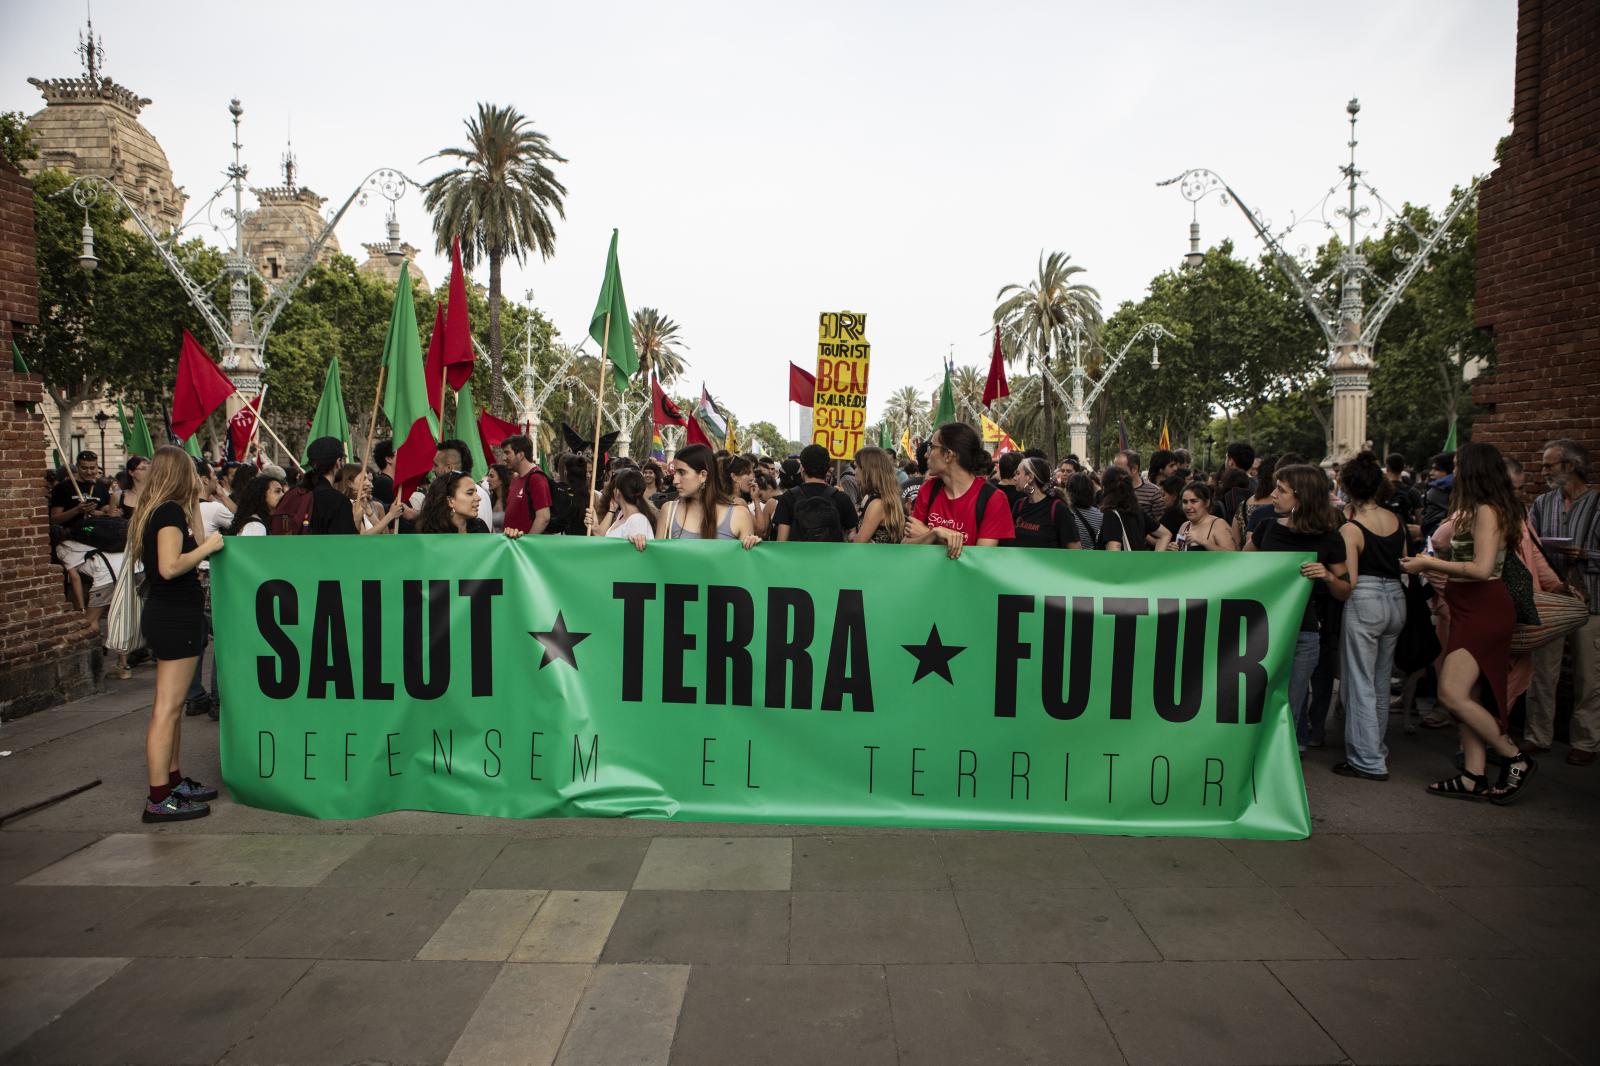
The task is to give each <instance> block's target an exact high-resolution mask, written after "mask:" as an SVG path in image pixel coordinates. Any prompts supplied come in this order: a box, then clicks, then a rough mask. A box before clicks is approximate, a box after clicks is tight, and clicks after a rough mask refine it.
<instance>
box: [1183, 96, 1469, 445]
mask: <svg viewBox="0 0 1600 1066" xmlns="http://www.w3.org/2000/svg"><path fill="white" fill-rule="evenodd" d="M1360 111H1361V103H1360V101H1358V100H1355V99H1351V101H1350V102H1349V103H1348V104H1346V105H1345V113H1346V114H1348V115H1349V116H1350V120H1349V121H1350V140H1349V142H1348V145H1347V147H1348V148H1349V149H1350V161H1349V162H1348V163H1346V164H1344V165H1343V166H1341V167H1340V168H1339V172H1340V174H1341V175H1343V178H1342V180H1341V181H1339V182H1335V183H1334V184H1333V186H1332V187H1331V188H1329V189H1328V191H1327V192H1326V193H1324V194H1323V197H1322V200H1321V202H1320V204H1319V205H1318V209H1317V212H1316V214H1317V216H1318V217H1317V219H1315V221H1320V223H1321V225H1322V226H1323V227H1325V228H1326V229H1328V230H1329V231H1330V232H1333V233H1335V234H1337V233H1338V226H1337V225H1335V224H1334V222H1332V221H1330V220H1329V218H1328V213H1329V211H1330V205H1334V206H1332V208H1331V211H1332V214H1333V215H1334V217H1335V218H1338V219H1342V220H1344V222H1345V225H1346V233H1345V234H1344V235H1343V236H1344V239H1345V243H1344V249H1343V252H1342V254H1341V255H1340V256H1339V265H1338V274H1339V278H1340V282H1339V306H1338V308H1337V309H1334V310H1330V309H1329V308H1328V306H1327V304H1326V303H1325V302H1324V300H1323V298H1322V296H1321V295H1320V294H1319V290H1320V289H1322V288H1323V287H1324V286H1323V283H1324V282H1326V281H1329V280H1331V279H1329V278H1325V279H1317V281H1316V282H1313V281H1311V280H1308V279H1307V278H1306V276H1305V273H1304V272H1303V271H1302V270H1301V268H1300V263H1299V260H1298V259H1296V258H1295V257H1294V256H1292V255H1290V254H1289V252H1288V251H1287V250H1286V249H1285V247H1284V240H1285V238H1286V237H1287V236H1288V234H1289V233H1290V231H1292V230H1293V229H1295V227H1296V226H1298V225H1300V224H1301V223H1302V222H1306V221H1313V219H1312V218H1311V216H1310V215H1307V217H1305V218H1294V217H1293V216H1291V221H1290V223H1289V225H1288V226H1286V227H1284V229H1283V230H1281V231H1279V232H1277V233H1274V232H1273V231H1272V227H1271V223H1270V222H1269V221H1267V220H1266V219H1264V218H1262V217H1261V216H1260V215H1258V214H1256V213H1255V212H1254V211H1252V210H1251V209H1250V207H1249V206H1248V205H1246V204H1245V202H1244V200H1242V199H1241V198H1240V197H1239V194H1238V193H1237V192H1235V191H1234V190H1233V187H1232V186H1230V185H1229V184H1228V183H1227V182H1225V181H1223V179H1222V178H1221V177H1220V176H1219V175H1218V174H1216V173H1215V172H1213V171H1210V170H1205V169H1199V168H1197V169H1193V170H1186V171H1184V172H1183V173H1182V174H1179V175H1178V176H1177V177H1175V178H1168V179H1167V180H1166V181H1160V182H1157V183H1156V186H1157V187H1158V188H1159V187H1162V186H1166V185H1177V186H1178V190H1179V192H1181V193H1182V194H1183V197H1184V199H1186V200H1188V201H1189V202H1190V203H1192V204H1198V203H1199V201H1200V200H1202V199H1204V198H1205V197H1207V196H1209V195H1210V194H1211V193H1213V192H1215V193H1217V194H1218V195H1219V196H1220V197H1221V199H1222V202H1223V203H1227V202H1228V201H1229V200H1232V201H1233V203H1234V204H1236V205H1238V208H1239V210H1240V212H1241V213H1243V215H1244V217H1245V219H1246V220H1247V221H1248V222H1249V223H1250V228H1251V229H1253V230H1254V231H1255V234H1256V236H1257V237H1259V238H1260V239H1261V243H1263V244H1264V245H1266V247H1267V251H1268V253H1269V254H1270V255H1271V257H1272V261H1273V262H1274V263H1275V264H1276V265H1277V267H1278V269H1279V270H1281V271H1282V272H1283V274H1284V276H1285V277H1287V278H1288V279H1289V283H1290V284H1291V285H1293V286H1294V289H1295V292H1297V293H1298V294H1299V296H1300V300H1301V302H1302V303H1303V304H1305V307H1306V310H1307V311H1309V312H1310V313H1311V317H1312V319H1313V320H1314V321H1315V322H1316V324H1317V327H1318V328H1319V329H1320V330H1321V331H1322V335H1323V338H1324V340H1325V341H1326V342H1327V362H1328V371H1329V373H1330V374H1331V376H1332V379H1333V381H1332V384H1333V446H1332V449H1331V451H1330V453H1329V455H1328V460H1329V461H1330V462H1344V461H1345V460H1347V459H1349V458H1350V457H1351V456H1353V455H1355V454H1356V453H1357V452H1359V451H1360V450H1361V449H1362V448H1364V447H1365V446H1366V440H1367V392H1368V379H1369V376H1370V374H1371V372H1372V366H1373V363H1372V353H1373V348H1374V346H1375V345H1376V343H1377V337H1378V331H1379V330H1380V329H1381V328H1382V327H1383V322H1384V320H1385V319H1386V318H1388V317H1389V313H1390V312H1391V311H1393V310H1394V307H1395V304H1396V303H1398V302H1399V300H1400V296H1401V294H1402V293H1404V292H1405V290H1406V287H1407V286H1408V285H1410V284H1411V282H1412V280H1413V279H1414V278H1416V276H1417V272H1418V271H1420V270H1422V269H1423V267H1424V266H1425V264H1426V263H1427V260H1428V256H1429V255H1430V254H1432V252H1433V250H1434V249H1435V248H1436V247H1438V244H1439V242H1440V241H1441V240H1442V239H1443V238H1444V235H1445V234H1446V233H1447V232H1448V231H1449V229H1450V226H1451V224H1452V223H1454V222H1455V220H1456V218H1457V217H1458V216H1459V215H1460V214H1461V212H1462V211H1464V210H1465V209H1466V207H1467V205H1468V204H1470V203H1472V202H1473V200H1474V198H1475V197H1476V195H1477V191H1478V185H1479V183H1480V182H1481V181H1482V180H1483V179H1481V178H1479V179H1478V180H1476V181H1474V182H1473V183H1472V185H1471V186H1470V187H1469V188H1467V189H1466V190H1464V191H1463V192H1461V193H1460V194H1459V195H1457V196H1456V198H1455V199H1454V200H1453V201H1452V202H1451V204H1450V208H1449V210H1447V211H1446V212H1445V215H1444V218H1443V219H1442V220H1441V221H1440V222H1439V224H1438V226H1437V227H1436V228H1435V229H1434V231H1433V232H1432V233H1429V234H1423V233H1420V232H1418V231H1417V230H1416V229H1415V228H1414V227H1412V225H1411V224H1410V223H1409V222H1407V221H1406V218H1405V216H1404V215H1403V214H1401V213H1400V212H1399V211H1396V210H1395V209H1394V207H1392V206H1391V205H1390V204H1389V203H1388V202H1387V201H1385V200H1384V199H1383V197H1382V196H1380V195H1379V194H1378V190H1377V189H1376V188H1375V187H1374V186H1373V185H1371V184H1370V183H1369V182H1367V181H1366V180H1365V178H1364V177H1363V175H1364V174H1365V171H1363V170H1360V169H1359V168H1357V166H1356V115H1357V114H1359V113H1360ZM1340 185H1343V186H1344V187H1345V191H1346V194H1347V197H1346V202H1345V204H1344V205H1343V206H1337V200H1336V199H1335V197H1336V195H1337V193H1338V192H1339V187H1340ZM1358 197H1366V198H1368V199H1370V201H1371V202H1370V203H1367V204H1358V203H1357V200H1358ZM1196 210H1197V211H1198V208H1196ZM1385 212H1387V213H1388V214H1389V215H1391V216H1393V218H1394V219H1395V220H1396V221H1398V222H1399V223H1400V225H1401V226H1403V227H1404V228H1405V229H1406V230H1407V231H1408V232H1410V234H1411V235H1412V237H1414V238H1415V239H1416V241H1417V245H1418V247H1417V249H1416V251H1414V252H1402V251H1401V250H1400V249H1396V258H1398V259H1400V260H1401V261H1402V262H1403V263H1404V264H1405V265H1404V267H1402V269H1401V271H1400V273H1399V274H1398V275H1397V276H1396V277H1395V278H1394V280H1393V281H1391V282H1389V283H1388V285H1386V286H1385V285H1383V284H1382V282H1380V281H1379V280H1378V278H1377V277H1375V276H1374V275H1373V273H1372V271H1371V270H1370V269H1369V268H1368V266H1367V259H1366V256H1364V255H1362V254H1361V253H1360V252H1359V251H1358V250H1357V244H1356V235H1357V228H1358V226H1359V227H1360V228H1361V229H1362V230H1364V231H1367V232H1370V231H1372V230H1373V229H1375V228H1376V227H1377V226H1378V225H1379V223H1380V222H1381V220H1382V217H1383V214H1384V213H1385ZM1299 252H1300V258H1306V257H1308V256H1309V249H1308V248H1305V247H1302V248H1300V249H1299ZM1204 259H1205V255H1204V253H1203V252H1201V251H1200V223H1199V220H1198V218H1196V219H1195V220H1194V221H1192V222H1190V224H1189V252H1188V254H1187V255H1185V256H1184V262H1185V264H1186V265H1187V266H1190V267H1194V266H1198V265H1199V264H1200V263H1201V262H1202V261H1203V260H1204ZM1363 277H1366V278H1369V279H1371V280H1372V282H1373V283H1374V284H1376V285H1378V286H1379V287H1380V293H1379V296H1378V300H1377V302H1376V304H1374V306H1373V307H1372V308H1371V309H1370V310H1369V309H1367V308H1366V307H1364V305H1363V301H1362V296H1361V279H1362V278H1363Z"/></svg>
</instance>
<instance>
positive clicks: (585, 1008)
mask: <svg viewBox="0 0 1600 1066" xmlns="http://www.w3.org/2000/svg"><path fill="white" fill-rule="evenodd" d="M79 717H80V718H81V719H82V720H84V721H88V722H89V723H90V724H89V725H87V726H85V727H83V728H82V729H79V730H78V731H77V732H71V733H68V734H67V735H65V736H60V737H54V736H53V731H51V730H48V729H45V728H43V727H42V726H41V725H38V724H36V725H35V726H34V727H33V728H32V734H33V735H36V736H47V737H51V739H46V740H43V741H40V742H38V743H35V744H32V745H30V746H27V747H25V748H21V749H20V750H19V751H18V753H17V754H15V755H13V756H10V757H8V758H6V759H5V761H4V762H0V809H10V808H13V807H16V806H20V805H21V804H23V803H26V802H28V801H29V800H30V799H32V798H36V796H37V795H38V794H39V792H40V791H42V788H43V786H42V784H41V783H44V784H48V783H56V784H57V786H58V787H57V790H59V787H60V782H62V781H67V782H68V783H71V782H75V781H76V779H78V778H79V777H83V776H86V774H87V773H93V774H99V775H100V776H103V777H105V778H106V779H107V785H106V786H103V787H102V788H101V789H97V790H95V792H92V793H87V794H85V796H83V797H79V798H76V799H74V800H69V801H67V802H66V803H63V804H61V805H59V806H57V807H54V808H51V809H49V810H47V811H43V812H40V813H39V814H37V815H32V816H29V817H26V818H23V819H20V820H18V821H17V822H15V823H14V824H12V825H8V826H6V828H5V830H4V831H0V1062H4V1063H12V1062H15V1063H71V1064H100V1063H134V1062H136V1063H157V1064H173V1063H204V1064H211V1063H227V1064H247V1063H295V1064H301V1063H304V1064H317V1063H369V1062H381V1063H402V1062H403V1063H446V1062H448V1063H453V1064H477V1063H488V1064H500V1063H518V1064H522V1063H539V1064H547V1066H548V1064H552V1063H553V1064H561V1066H566V1064H593V1066H622V1064H631V1063H639V1064H652V1063H655V1064H670V1066H681V1064H701V1063H704V1064H710V1066H716V1064H729V1066H735V1064H737V1066H752V1064H766V1063H772V1064H784V1063H796V1064H807V1066H811V1064H819V1063H820V1064H825V1066H853V1064H858V1063H902V1064H908V1066H909V1064H944V1063H982V1064H985V1066H988V1064H1006V1063H1126V1064H1138V1066H1142V1064H1146V1063H1149V1064H1156V1063H1174V1064H1183V1066H1190V1064H1200V1063H1274V1064H1276V1063H1343V1062H1355V1063H1485V1064H1513V1063H1567V1064H1570V1063H1575V1062H1576V1063H1600V1030H1597V1028H1596V1026H1595V1023H1594V1017H1595V1007H1596V1004H1600V788H1597V787H1596V782H1597V781H1600V768H1597V769H1595V770H1593V771H1590V772H1591V773H1593V774H1594V775H1595V776H1594V777H1593V778H1588V777H1584V776H1581V775H1582V774H1583V773H1585V772H1584V771H1576V770H1569V768H1567V767H1565V766H1562V765H1559V758H1552V759H1551V760H1550V762H1549V763H1548V764H1547V772H1546V773H1545V774H1541V775H1540V776H1539V777H1538V778H1537V779H1536V781H1535V785H1534V788H1535V789H1536V790H1537V791H1535V792H1534V793H1532V794H1530V796H1529V797H1528V799H1527V801H1526V804H1525V805H1522V806H1518V807H1515V808H1510V809H1507V810H1501V809H1498V808H1494V809H1491V808H1475V807H1471V806H1470V805H1465V804H1461V805H1452V804H1445V803H1439V802H1438V801H1434V800H1430V799H1428V798H1427V797H1424V796H1421V795H1420V790H1419V788H1418V786H1419V784H1420V783H1421V782H1422V781H1423V780H1425V779H1427V778H1428V777H1430V776H1439V775H1440V774H1441V773H1442V772H1443V771H1442V770H1440V768H1441V767H1446V768H1447V765H1448V763H1447V757H1448V749H1447V748H1443V747H1441V746H1440V744H1439V741H1438V740H1437V738H1428V739H1426V740H1416V741H1412V740H1407V739H1402V738H1398V737H1396V738H1394V743H1395V747H1396V755H1395V760H1396V764H1397V772H1396V778H1395V780H1393V781H1391V782H1389V783H1387V784H1382V785H1379V784H1372V783H1368V782H1351V781H1346V780H1344V779H1340V778H1334V777H1332V776H1331V775H1329V774H1328V773H1327V770H1326V764H1329V763H1331V762H1333V761H1334V760H1335V759H1336V758H1337V752H1332V751H1329V752H1313V753H1312V755H1311V757H1310V758H1309V759H1308V761H1307V776H1308V786H1309V789H1310V792H1311V798H1312V805H1313V810H1314V812H1316V813H1317V814H1318V816H1319V818H1320V819H1322V820H1321V821H1320V822H1319V827H1318V831H1317V833H1316V834H1315V835H1314V836H1313V837H1312V838H1311V839H1310V840H1307V841H1304V842H1296V843H1261V842H1246V841H1213V840H1196V839H1132V838H1117V837H1081V836H1080V837H1069V836H1054V835H1049V834H1025V833H971V832H956V831H896V832H887V831H882V832H871V831H861V830H844V829H840V830H835V829H828V828H823V827H799V826H796V827H778V828H776V829H774V828H773V827H767V826H733V825H721V826H703V825H683V824H675V823H663V822H648V823H647V822H631V823H615V822H598V821H568V822H543V823H519V822H505V821H500V820H495V819H464V818H459V817H450V816H443V815H421V814H410V815H399V816H385V817H383V818H376V819H371V820H369V821H367V822H362V823H348V822H344V823H326V822H309V821H305V820H302V819H296V818H290V817H286V816H280V815H271V814H267V813H266V812H259V811H250V810H248V809H244V808H236V807H233V806H232V805H231V804H229V803H228V802H227V801H226V800H223V801H222V802H221V803H219V804H218V807H217V813H216V814H215V815H213V817H212V818H210V819H207V820H206V821H202V822H198V823H193V824H189V825H181V826H172V827H164V828H162V829H161V830H160V831H149V829H148V827H144V826H142V825H140V824H139V823H138V822H137V820H136V819H135V818H134V817H133V807H134V804H133V803H132V802H130V800H131V799H132V798H133V797H134V796H136V795H137V792H136V791H135V789H136V779H137V776H138V773H139V763H138V751H139V748H138V743H137V739H138V734H139V733H140V732H141V731H142V721H141V720H140V719H139V716H138V715H137V714H126V715H123V716H120V717H112V718H109V719H105V718H96V717H95V716H94V715H93V714H86V713H82V712H80V713H79ZM192 722H193V720H191V724H190V726H189V728H188V729H186V737H185V739H186V742H187V743H186V747H188V749H189V750H190V752H191V755H190V756H189V758H190V759H191V765H192V766H193V765H195V762H194V761H195V760H198V764H197V765H198V768H199V769H200V770H201V775H202V776H205V775H207V774H210V775H213V776H214V772H215V753H214V743H215V741H214V739H213V737H214V734H213V735H212V736H208V735H207V734H206V731H205V729H204V728H203V727H201V728H195V727H194V726H193V724H192ZM196 734H198V735H196ZM208 744H209V745H211V748H210V749H209V750H208V748H207V745H208ZM6 746H7V741H6V738H5V729H4V728H0V748H4V747H6ZM113 753H114V757H113ZM1559 754H1560V752H1559V751H1558V752H1557V756H1559ZM1436 771H1437V772H1436ZM190 772H191V773H192V772H193V769H191V770H190ZM113 788H115V789H117V790H118V791H117V792H112V791H111V789H113ZM1461 808H1465V810H1462V809H1461ZM1325 812H1326V813H1325ZM1432 817H1436V818H1437V819H1438V821H1439V824H1438V825H1437V826H1435V827H1434V828H1431V829H1430V828H1428V827H1427V826H1428V819H1430V818H1432Z"/></svg>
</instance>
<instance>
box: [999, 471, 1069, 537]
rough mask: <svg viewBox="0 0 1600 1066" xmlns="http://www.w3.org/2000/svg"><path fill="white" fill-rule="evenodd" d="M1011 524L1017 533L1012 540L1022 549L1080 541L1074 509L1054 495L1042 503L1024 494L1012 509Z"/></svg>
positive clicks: (1047, 497)
mask: <svg viewBox="0 0 1600 1066" xmlns="http://www.w3.org/2000/svg"><path fill="white" fill-rule="evenodd" d="M1000 487H1001V488H1005V487H1006V486H1004V485H1002V486H1000ZM1011 524H1012V526H1013V527H1014V528H1015V529H1016V531H1017V532H1016V536H1015V537H1014V538H1012V540H1011V542H1010V543H1012V544H1014V545H1016V546H1017V547H1019V548H1065V547H1067V546H1068V545H1069V544H1076V543H1078V523H1077V522H1076V521H1074V520H1073V517H1072V508H1070V507H1068V506H1067V505H1066V504H1064V503H1062V502H1061V501H1060V500H1058V499H1055V498H1054V497H1051V496H1046V497H1045V498H1044V499H1042V500H1040V501H1039V502H1038V503H1034V502H1033V501H1032V500H1029V499H1028V498H1026V497H1023V499H1022V500H1021V501H1020V502H1019V503H1018V504H1017V505H1016V507H1015V508H1014V509H1013V510H1012V512H1011Z"/></svg>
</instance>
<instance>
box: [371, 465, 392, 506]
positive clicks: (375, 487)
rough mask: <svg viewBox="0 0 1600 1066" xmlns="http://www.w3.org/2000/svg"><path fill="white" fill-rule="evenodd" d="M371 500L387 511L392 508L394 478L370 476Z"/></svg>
mask: <svg viewBox="0 0 1600 1066" xmlns="http://www.w3.org/2000/svg"><path fill="white" fill-rule="evenodd" d="M372 498H373V499H374V500H376V501H377V502H378V503H380V504H382V505H383V509H384V510H385V511H387V510H388V509H389V508H391V507H393V506H394V478H392V477H390V476H389V475H388V474H373V475H372Z"/></svg>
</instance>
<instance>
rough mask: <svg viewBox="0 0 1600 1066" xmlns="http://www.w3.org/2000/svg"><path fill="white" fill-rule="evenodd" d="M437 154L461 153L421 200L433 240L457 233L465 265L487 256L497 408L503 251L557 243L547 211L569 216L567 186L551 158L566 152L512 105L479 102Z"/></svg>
mask: <svg viewBox="0 0 1600 1066" xmlns="http://www.w3.org/2000/svg"><path fill="white" fill-rule="evenodd" d="M434 156H444V157H446V158H450V159H456V160H459V161H460V165H459V166H456V167H454V168H452V169H450V170H447V171H445V172H444V173H443V174H440V175H439V176H438V177H436V178H434V179H433V180H431V181H429V182H428V183H427V184H426V185H424V186H423V199H422V203H423V206H425V207H426V208H427V209H428V210H429V211H431V212H433V232H434V236H435V238H436V242H435V247H436V248H437V249H438V251H440V252H448V251H449V250H450V241H451V239H452V238H454V237H457V236H459V237H460V238H461V264H462V266H463V267H465V268H466V269H467V270H471V269H473V267H475V266H476V265H477V264H478V262H479V261H480V260H483V259H487V260H488V261H489V372H490V382H491V388H492V389H493V392H492V394H491V396H490V399H489V406H490V408H491V409H492V410H495V411H499V409H500V390H501V378H500V361H501V355H502V346H501V341H500V269H501V266H502V265H503V264H504V263H505V259H506V256H508V255H509V256H511V257H512V258H513V259H515V260H516V261H517V262H518V263H522V262H524V261H526V258H527V255H528V253H529V252H538V253H539V255H540V256H541V257H542V258H544V259H548V258H550V255H551V253H552V252H554V251H555V245H556V230H555V223H554V221H553V220H552V218H551V212H554V213H555V214H556V215H557V216H559V217H560V218H562V219H563V220H564V219H565V218H566V217H567V213H566V208H565V207H564V206H563V204H562V199H561V198H562V197H563V196H565V195H566V192H567V189H566V186H564V185H562V184H561V182H560V181H558V180H557V179H556V176H555V172H554V171H553V170H552V169H551V168H550V164H552V163H565V162H566V159H564V158H563V157H561V156H560V155H558V154H556V152H555V150H554V149H552V148H551V147H550V140H549V138H547V137H546V136H545V135H544V134H542V133H540V132H539V131H538V130H536V129H534V128H533V126H532V125H531V124H530V122H529V119H528V118H527V116H526V115H523V114H522V113H521V112H520V111H518V110H517V109H516V108H514V107H499V106H497V105H495V104H483V103H480V104H479V105H478V114H477V117H476V118H469V119H467V146H466V147H465V148H442V149H440V150H439V151H438V152H436V153H434ZM434 156H430V157H429V158H434Z"/></svg>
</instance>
